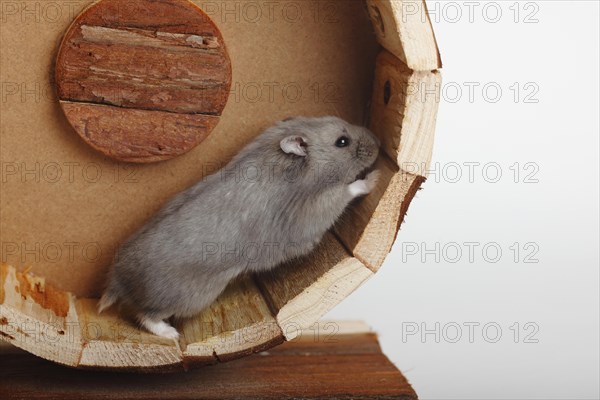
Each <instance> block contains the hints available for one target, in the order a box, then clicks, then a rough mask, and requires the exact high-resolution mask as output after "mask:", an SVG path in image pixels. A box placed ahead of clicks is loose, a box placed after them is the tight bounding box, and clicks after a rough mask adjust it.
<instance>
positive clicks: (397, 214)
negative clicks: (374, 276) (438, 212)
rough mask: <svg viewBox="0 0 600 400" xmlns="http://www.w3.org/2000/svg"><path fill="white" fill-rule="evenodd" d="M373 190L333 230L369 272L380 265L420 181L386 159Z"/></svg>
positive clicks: (381, 164)
mask: <svg viewBox="0 0 600 400" xmlns="http://www.w3.org/2000/svg"><path fill="white" fill-rule="evenodd" d="M375 167H376V168H377V169H378V170H379V171H381V176H380V181H379V182H378V185H377V187H376V188H375V190H374V191H373V192H371V193H370V194H369V195H367V196H366V197H364V198H363V199H361V200H360V201H359V202H358V203H357V204H355V205H354V206H352V207H350V208H349V209H348V210H347V211H346V213H345V214H344V215H343V216H342V218H341V219H340V221H339V222H338V223H337V224H336V226H335V233H336V235H337V236H338V237H339V238H340V240H341V241H342V243H344V245H345V246H346V248H348V249H349V250H350V252H351V253H352V255H353V256H354V257H356V258H358V259H359V260H360V261H361V262H362V263H363V264H365V265H366V266H367V267H368V268H369V269H371V270H372V271H373V272H376V271H377V270H378V269H379V268H380V267H381V265H382V264H383V262H384V260H385V258H386V256H387V255H388V253H389V252H390V250H391V249H392V245H393V244H394V241H395V239H396V236H397V234H398V229H399V228H400V224H401V223H402V221H403V220H404V216H405V214H406V212H407V210H408V206H409V204H410V202H411V200H412V199H413V197H414V196H415V194H416V192H417V190H418V189H419V187H420V185H421V183H422V182H423V181H424V178H423V177H421V176H418V175H413V174H410V173H407V172H405V171H402V170H399V169H398V167H397V166H395V165H394V164H393V163H392V161H391V160H389V159H388V158H387V157H380V158H379V159H378V161H377V163H376V166H375Z"/></svg>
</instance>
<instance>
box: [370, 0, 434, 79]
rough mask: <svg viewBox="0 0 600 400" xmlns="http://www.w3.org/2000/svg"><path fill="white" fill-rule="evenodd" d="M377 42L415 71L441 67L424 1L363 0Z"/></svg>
mask: <svg viewBox="0 0 600 400" xmlns="http://www.w3.org/2000/svg"><path fill="white" fill-rule="evenodd" d="M367 7H368V9H369V14H370V16H371V21H372V22H373V26H374V28H375V33H376V35H377V39H378V41H379V43H381V44H382V45H383V46H384V47H385V48H386V49H388V50H389V51H390V52H392V53H393V54H394V55H395V56H396V57H398V58H399V59H401V60H402V61H404V62H405V63H406V64H407V65H408V67H409V68H411V69H413V70H417V71H431V70H435V69H438V68H441V67H442V61H441V58H440V53H439V50H438V47H437V43H436V40H435V34H434V33H433V28H432V26H431V20H430V19H429V14H428V12H427V6H426V4H425V0H367Z"/></svg>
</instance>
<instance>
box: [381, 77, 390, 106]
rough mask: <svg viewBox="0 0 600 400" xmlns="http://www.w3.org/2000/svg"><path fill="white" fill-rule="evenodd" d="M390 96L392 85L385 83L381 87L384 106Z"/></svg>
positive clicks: (388, 82)
mask: <svg viewBox="0 0 600 400" xmlns="http://www.w3.org/2000/svg"><path fill="white" fill-rule="evenodd" d="M391 96H392V84H391V83H390V81H385V84H384V85H383V102H384V103H385V105H386V106H387V104H388V103H389V102H390V97H391Z"/></svg>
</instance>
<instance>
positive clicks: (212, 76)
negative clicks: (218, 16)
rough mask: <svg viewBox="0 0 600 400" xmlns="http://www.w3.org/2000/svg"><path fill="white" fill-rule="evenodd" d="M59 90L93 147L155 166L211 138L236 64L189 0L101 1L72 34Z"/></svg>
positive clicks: (62, 57)
mask: <svg viewBox="0 0 600 400" xmlns="http://www.w3.org/2000/svg"><path fill="white" fill-rule="evenodd" d="M56 85H57V91H58V98H59V101H60V104H61V107H62V109H63V111H64V113H65V115H66V116H67V119H68V120H69V122H70V123H71V125H72V126H73V128H75V131H76V132H77V133H78V134H79V135H80V136H81V137H82V138H83V139H84V140H85V141H86V142H87V143H88V144H89V145H90V146H92V147H93V148H95V149H97V150H99V151H100V152H102V153H104V154H105V155H107V156H110V157H113V158H115V159H118V160H121V161H128V162H137V163H149V162H156V161H163V160H168V159H171V158H173V157H176V156H178V155H180V154H183V153H185V152H187V151H189V150H191V149H192V148H194V147H195V146H197V145H198V144H199V143H200V142H202V141H203V140H204V139H205V138H206V137H207V136H208V135H209V134H210V132H211V131H212V130H213V128H214V127H215V126H216V125H217V123H218V122H219V118H220V115H221V112H222V110H223V108H224V107H225V104H226V102H227V98H228V95H229V89H230V87H231V62H230V60H229V55H228V54H227V50H226V49H225V45H224V42H223V38H222V36H221V33H220V32H219V30H218V29H217V27H216V26H215V24H214V23H213V22H212V21H211V19H210V18H209V17H208V16H207V15H206V14H205V13H204V12H203V11H202V10H200V8H198V7H197V6H195V5H194V4H193V3H191V2H190V1H188V0H160V1H156V0H129V1H120V0H102V1H100V2H98V3H95V4H93V5H92V6H90V7H89V8H87V9H86V10H85V11H83V12H82V13H81V14H80V15H79V16H78V17H77V18H76V20H75V21H74V22H73V24H72V25H71V26H70V27H69V29H68V30H67V32H66V34H65V36H64V38H63V41H62V44H61V47H60V50H59V52H58V57H57V61H56Z"/></svg>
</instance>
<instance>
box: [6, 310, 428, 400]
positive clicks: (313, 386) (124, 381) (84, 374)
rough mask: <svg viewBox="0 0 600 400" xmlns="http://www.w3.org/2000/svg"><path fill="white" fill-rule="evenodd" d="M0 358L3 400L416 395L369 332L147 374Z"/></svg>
mask: <svg viewBox="0 0 600 400" xmlns="http://www.w3.org/2000/svg"><path fill="white" fill-rule="evenodd" d="M332 323H336V322H335V321H332ZM339 325H341V326H343V325H344V324H343V323H339ZM0 358H1V359H2V360H3V362H2V363H0V397H2V399H18V398H34V397H35V398H37V397H43V398H45V399H61V400H62V399H66V400H69V399H81V398H85V399H88V400H94V399H106V398H119V399H175V398H177V399H192V398H203V399H239V398H253V399H281V398H302V399H325V398H330V399H375V398H385V399H404V400H409V399H416V398H417V395H416V393H415V392H414V390H413V389H412V388H411V386H410V384H409V383H408V382H407V380H406V378H405V377H404V376H402V374H401V373H400V371H398V370H397V369H396V367H394V365H393V364H392V363H391V362H390V361H389V360H388V359H387V357H385V355H383V354H382V353H381V348H380V346H379V344H378V342H377V337H376V336H375V335H374V334H372V333H360V334H350V335H343V334H336V335H333V336H331V337H315V336H314V335H312V334H310V335H304V336H302V337H300V338H298V339H296V340H294V341H292V342H287V343H284V344H283V345H281V346H278V347H277V348H274V349H271V350H269V351H268V352H263V353H260V354H256V355H253V356H250V357H246V358H244V359H242V360H238V361H236V362H235V363H225V364H218V365H213V366H208V367H205V368H202V369H201V370H197V371H190V372H187V373H178V374H166V375H153V376H151V377H149V376H148V375H137V374H119V373H102V374H99V373H97V372H94V371H84V370H68V371H66V370H65V369H64V368H61V367H60V366H57V365H54V364H52V363H49V362H47V361H45V360H42V359H39V358H36V357H33V356H31V355H30V354H27V353H24V352H20V351H18V350H17V351H15V350H14V349H11V348H3V347H1V346H0ZM4 361H5V362H4ZM42 391H43V393H42ZM42 395H43V396H42Z"/></svg>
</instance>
